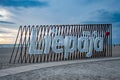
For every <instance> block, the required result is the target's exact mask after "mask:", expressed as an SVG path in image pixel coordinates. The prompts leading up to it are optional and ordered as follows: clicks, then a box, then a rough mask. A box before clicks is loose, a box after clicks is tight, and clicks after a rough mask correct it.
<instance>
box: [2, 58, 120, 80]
mask: <svg viewBox="0 0 120 80" xmlns="http://www.w3.org/2000/svg"><path fill="white" fill-rule="evenodd" d="M0 80H120V60H113V61H104V62H103V61H102V62H101V61H100V62H88V63H79V64H69V65H62V66H55V67H49V68H43V69H37V70H32V71H27V72H22V73H18V74H14V75H9V76H4V77H0Z"/></svg>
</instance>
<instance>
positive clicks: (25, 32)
mask: <svg viewBox="0 0 120 80" xmlns="http://www.w3.org/2000/svg"><path fill="white" fill-rule="evenodd" d="M33 35H34V36H33ZM47 37H48V41H47V40H46V39H47ZM56 37H58V38H59V39H58V40H56V43H58V44H60V45H56V44H55V43H54V42H53V41H55V38H56ZM70 37H71V38H70ZM61 38H62V39H61ZM84 38H85V39H84ZM82 39H84V40H82ZM86 39H87V40H86ZM100 39H101V41H100ZM102 39H103V40H102ZM32 40H33V41H34V42H32ZM60 40H61V41H60ZM62 41H63V42H62ZM80 41H81V42H80ZM87 41H88V42H87ZM102 41H103V42H102ZM68 42H70V43H68ZM66 43H68V44H66ZM32 44H33V45H34V46H33V45H32ZM47 44H48V45H47ZM53 44H54V45H56V47H55V48H54V46H53ZM84 44H86V45H87V46H86V45H84ZM101 44H102V45H101ZM49 45H50V47H48V46H49ZM68 45H69V46H68ZM100 45H101V46H100ZM66 46H67V48H69V50H68V52H67V48H66ZM85 46H86V47H85ZM47 47H48V48H47ZM78 47H79V48H78ZM33 48H34V50H31V49H33ZM53 48H54V49H55V50H58V49H60V50H62V51H60V52H59V51H58V52H56V51H54V49H53ZM47 49H49V52H48V53H45V51H46V50H47ZM97 49H98V50H97ZM100 49H101V50H102V51H101V50H100ZM40 50H42V52H40ZM82 50H83V51H82ZM30 51H31V52H30ZM35 51H36V52H35ZM47 51H48V50H47ZM88 53H89V55H88ZM90 53H92V54H91V55H90ZM110 56H112V25H111V24H79V25H36V26H34V25H33V26H30V25H29V26H20V27H19V30H18V33H17V37H16V41H15V44H14V48H13V51H12V54H11V58H10V63H40V62H51V61H63V60H75V59H86V58H99V57H110Z"/></svg>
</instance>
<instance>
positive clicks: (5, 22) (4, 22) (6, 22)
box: [0, 21, 15, 24]
mask: <svg viewBox="0 0 120 80" xmlns="http://www.w3.org/2000/svg"><path fill="white" fill-rule="evenodd" d="M0 23H3V24H15V23H14V22H10V21H0Z"/></svg>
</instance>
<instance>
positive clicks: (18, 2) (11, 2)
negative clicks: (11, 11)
mask: <svg viewBox="0 0 120 80" xmlns="http://www.w3.org/2000/svg"><path fill="white" fill-rule="evenodd" d="M0 5H1V6H5V7H25V8H28V7H44V6H48V3H47V2H43V1H38V0H0Z"/></svg>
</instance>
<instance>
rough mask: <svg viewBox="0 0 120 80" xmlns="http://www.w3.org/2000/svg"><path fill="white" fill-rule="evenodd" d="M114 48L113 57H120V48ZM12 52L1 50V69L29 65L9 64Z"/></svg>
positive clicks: (5, 49) (9, 49)
mask: <svg viewBox="0 0 120 80" xmlns="http://www.w3.org/2000/svg"><path fill="white" fill-rule="evenodd" d="M112 48H113V49H112V51H113V52H112V53H113V55H112V56H113V57H120V46H115V47H114V46H113V47H112ZM12 50H13V48H0V69H5V68H10V67H16V66H23V65H29V63H27V64H9V59H10V56H11V53H12Z"/></svg>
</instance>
